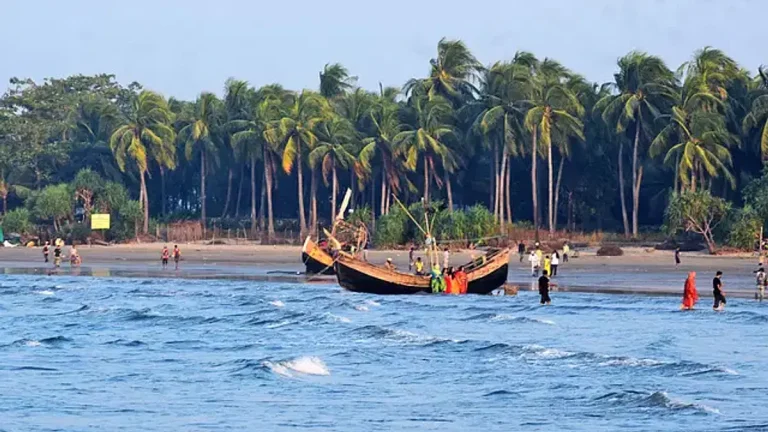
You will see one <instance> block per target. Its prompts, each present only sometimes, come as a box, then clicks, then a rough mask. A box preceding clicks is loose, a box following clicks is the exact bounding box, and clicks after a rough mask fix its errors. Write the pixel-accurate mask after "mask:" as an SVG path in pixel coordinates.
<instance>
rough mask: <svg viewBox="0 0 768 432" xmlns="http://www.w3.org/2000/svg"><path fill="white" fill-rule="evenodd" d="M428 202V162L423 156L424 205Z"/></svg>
mask: <svg viewBox="0 0 768 432" xmlns="http://www.w3.org/2000/svg"><path fill="white" fill-rule="evenodd" d="M428 202H429V161H428V158H427V156H426V155H425V156H424V203H428Z"/></svg>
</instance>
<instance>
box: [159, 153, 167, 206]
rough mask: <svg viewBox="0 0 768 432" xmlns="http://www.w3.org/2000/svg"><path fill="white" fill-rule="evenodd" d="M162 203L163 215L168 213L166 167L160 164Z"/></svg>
mask: <svg viewBox="0 0 768 432" xmlns="http://www.w3.org/2000/svg"><path fill="white" fill-rule="evenodd" d="M160 195H161V196H160V203H161V211H162V215H163V216H165V214H166V197H165V169H164V168H163V166H162V165H160Z"/></svg>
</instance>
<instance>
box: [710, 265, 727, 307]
mask: <svg viewBox="0 0 768 432" xmlns="http://www.w3.org/2000/svg"><path fill="white" fill-rule="evenodd" d="M722 277H723V272H721V271H718V272H717V273H715V278H714V279H712V294H713V296H714V297H715V304H714V305H713V306H712V309H713V310H716V311H721V310H723V309H725V292H724V291H723V281H722V280H721V278H722Z"/></svg>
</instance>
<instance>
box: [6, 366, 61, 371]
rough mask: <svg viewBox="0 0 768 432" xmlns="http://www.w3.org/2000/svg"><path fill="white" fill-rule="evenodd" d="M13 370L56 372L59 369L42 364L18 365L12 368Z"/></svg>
mask: <svg viewBox="0 0 768 432" xmlns="http://www.w3.org/2000/svg"><path fill="white" fill-rule="evenodd" d="M11 370H12V371H40V372H55V371H57V370H58V369H54V368H49V367H42V366H18V367H15V368H12V369H11Z"/></svg>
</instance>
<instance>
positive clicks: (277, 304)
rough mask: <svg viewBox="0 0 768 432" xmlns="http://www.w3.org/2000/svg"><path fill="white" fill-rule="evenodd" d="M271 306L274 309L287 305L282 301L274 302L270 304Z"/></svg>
mask: <svg viewBox="0 0 768 432" xmlns="http://www.w3.org/2000/svg"><path fill="white" fill-rule="evenodd" d="M269 304H271V305H272V306H274V307H279V308H281V307H285V303H283V302H281V301H280V300H272V301H271V302H269Z"/></svg>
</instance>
